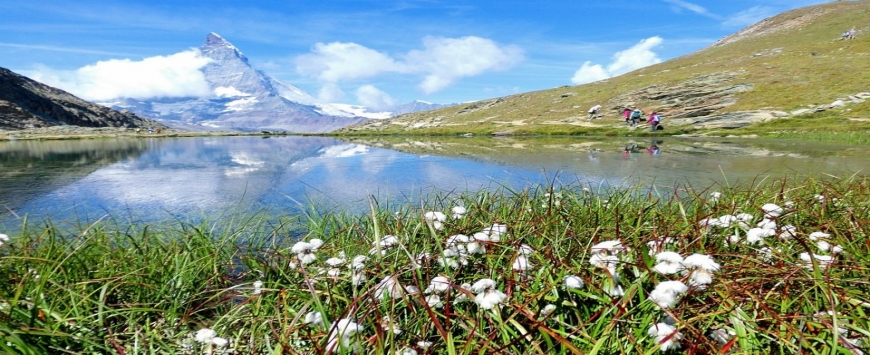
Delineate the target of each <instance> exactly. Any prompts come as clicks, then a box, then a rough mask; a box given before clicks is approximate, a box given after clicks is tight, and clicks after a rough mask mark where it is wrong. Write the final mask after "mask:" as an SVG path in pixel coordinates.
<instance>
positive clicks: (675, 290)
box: [649, 281, 689, 309]
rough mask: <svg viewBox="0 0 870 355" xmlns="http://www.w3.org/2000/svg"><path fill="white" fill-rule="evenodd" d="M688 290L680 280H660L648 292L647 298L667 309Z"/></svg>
mask: <svg viewBox="0 0 870 355" xmlns="http://www.w3.org/2000/svg"><path fill="white" fill-rule="evenodd" d="M688 290H689V287H688V286H686V284H684V283H683V282H682V281H662V282H659V284H658V285H656V288H655V289H653V290H652V292H650V293H649V299H650V300H652V301H653V302H655V304H656V305H658V306H659V307H660V308H662V309H669V308H671V307H673V306H674V305H675V304H677V300H678V299H679V298H680V296H682V295H683V294H685V293H686V291H688Z"/></svg>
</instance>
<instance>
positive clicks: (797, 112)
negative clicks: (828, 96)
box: [789, 108, 813, 116]
mask: <svg viewBox="0 0 870 355" xmlns="http://www.w3.org/2000/svg"><path fill="white" fill-rule="evenodd" d="M789 113H790V114H791V115H792V116H800V115H806V114H808V113H813V110H810V109H808V108H802V109H800V110H794V111H792V112H789Z"/></svg>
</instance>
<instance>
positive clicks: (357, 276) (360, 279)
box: [350, 271, 368, 286]
mask: <svg viewBox="0 0 870 355" xmlns="http://www.w3.org/2000/svg"><path fill="white" fill-rule="evenodd" d="M366 280H368V278H367V277H366V274H364V273H362V272H357V271H354V272H353V274H352V275H351V277H350V283H351V284H352V285H354V286H359V285H362V284H363V283H365V282H366Z"/></svg>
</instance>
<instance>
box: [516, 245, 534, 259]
mask: <svg viewBox="0 0 870 355" xmlns="http://www.w3.org/2000/svg"><path fill="white" fill-rule="evenodd" d="M518 252H519V253H520V255H522V256H529V255H532V253H534V252H535V249H532V247H530V246H528V245H526V244H522V245H520V247H519V249H518Z"/></svg>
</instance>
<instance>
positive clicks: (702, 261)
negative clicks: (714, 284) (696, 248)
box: [683, 253, 721, 272]
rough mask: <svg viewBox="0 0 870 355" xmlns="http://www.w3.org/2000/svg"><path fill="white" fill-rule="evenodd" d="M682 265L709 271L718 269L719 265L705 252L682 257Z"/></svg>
mask: <svg viewBox="0 0 870 355" xmlns="http://www.w3.org/2000/svg"><path fill="white" fill-rule="evenodd" d="M683 266H685V267H686V268H695V269H701V270H705V271H709V272H714V271H719V268H720V267H721V266H720V265H719V264H718V263H716V261H715V260H713V257H712V256H709V255H707V254H697V253H696V254H692V255H689V256H687V257H686V258H685V259H683Z"/></svg>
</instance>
